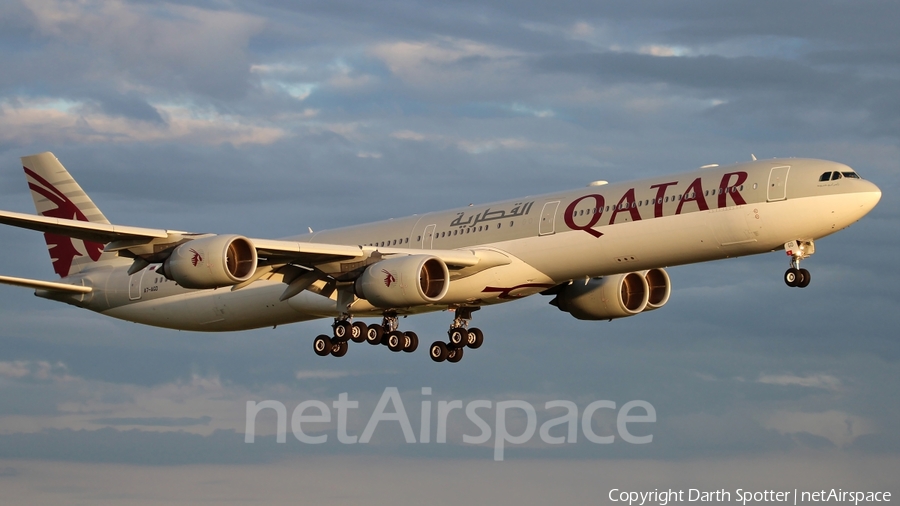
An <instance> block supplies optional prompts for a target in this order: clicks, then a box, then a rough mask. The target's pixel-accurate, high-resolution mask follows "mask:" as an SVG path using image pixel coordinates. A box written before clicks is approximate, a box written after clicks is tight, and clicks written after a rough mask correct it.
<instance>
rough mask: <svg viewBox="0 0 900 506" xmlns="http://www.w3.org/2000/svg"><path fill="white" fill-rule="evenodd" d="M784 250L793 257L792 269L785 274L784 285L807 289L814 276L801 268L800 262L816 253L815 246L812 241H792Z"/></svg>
mask: <svg viewBox="0 0 900 506" xmlns="http://www.w3.org/2000/svg"><path fill="white" fill-rule="evenodd" d="M784 250H785V252H787V254H788V256H790V257H791V268H790V269H788V270H786V271H785V272H784V283H785V284H786V285H787V286H790V287H799V288H806V287H807V286H809V282H810V280H811V279H812V276H811V275H810V273H809V271H808V270H806V269H801V268H800V260H803V259H805V258H808V257H809V256H810V255H812V254H813V253H815V252H816V247H815V244H813V241H812V239H810V240H808V241H799V240H798V241H791V242H789V243H786V244H785V245H784Z"/></svg>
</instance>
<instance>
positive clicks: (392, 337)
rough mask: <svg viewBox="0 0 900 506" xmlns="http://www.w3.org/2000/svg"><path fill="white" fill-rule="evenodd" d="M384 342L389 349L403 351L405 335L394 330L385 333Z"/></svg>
mask: <svg viewBox="0 0 900 506" xmlns="http://www.w3.org/2000/svg"><path fill="white" fill-rule="evenodd" d="M385 344H387V347H388V349H390V350H391V351H394V352H396V351H403V348H404V346H406V336H405V335H403V332H400V331H399V330H395V331H393V332H391V333H390V334H388V335H387V338H386V339H385Z"/></svg>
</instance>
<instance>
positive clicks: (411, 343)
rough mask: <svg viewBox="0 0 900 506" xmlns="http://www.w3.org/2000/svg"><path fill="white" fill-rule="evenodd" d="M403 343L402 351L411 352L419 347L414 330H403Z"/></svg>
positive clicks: (417, 337)
mask: <svg viewBox="0 0 900 506" xmlns="http://www.w3.org/2000/svg"><path fill="white" fill-rule="evenodd" d="M403 334H404V336H405V337H406V339H405V341H406V342H405V344H404V345H403V351H405V352H406V353H412V352H414V351H416V349H417V348H418V347H419V336H417V335H416V333H415V332H404V333H403Z"/></svg>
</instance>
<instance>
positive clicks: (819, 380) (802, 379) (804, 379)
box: [757, 374, 843, 391]
mask: <svg viewBox="0 0 900 506" xmlns="http://www.w3.org/2000/svg"><path fill="white" fill-rule="evenodd" d="M757 381H758V382H759V383H764V384H767V385H796V386H801V387H806V388H823V389H826V390H833V391H839V390H842V389H843V385H842V384H841V380H840V379H838V378H835V377H834V376H831V375H829V374H813V375H811V376H794V375H791V374H761V375H760V376H759V379H758V380H757Z"/></svg>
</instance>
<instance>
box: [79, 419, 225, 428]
mask: <svg viewBox="0 0 900 506" xmlns="http://www.w3.org/2000/svg"><path fill="white" fill-rule="evenodd" d="M211 421H212V417H210V416H200V417H179V418H175V417H132V418H97V419H94V420H91V423H95V424H97V425H112V426H119V425H126V426H147V427H192V426H195V425H209V422H211Z"/></svg>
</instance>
